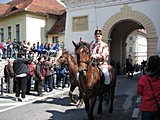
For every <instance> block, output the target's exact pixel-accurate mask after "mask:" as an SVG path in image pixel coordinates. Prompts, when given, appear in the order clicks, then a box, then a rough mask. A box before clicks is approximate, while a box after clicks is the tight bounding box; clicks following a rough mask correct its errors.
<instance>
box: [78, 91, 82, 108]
mask: <svg viewBox="0 0 160 120" xmlns="http://www.w3.org/2000/svg"><path fill="white" fill-rule="evenodd" d="M78 99H79V102H78V105H77V107H78V108H80V107H81V106H82V105H83V97H82V93H81V91H80V89H79V97H78Z"/></svg>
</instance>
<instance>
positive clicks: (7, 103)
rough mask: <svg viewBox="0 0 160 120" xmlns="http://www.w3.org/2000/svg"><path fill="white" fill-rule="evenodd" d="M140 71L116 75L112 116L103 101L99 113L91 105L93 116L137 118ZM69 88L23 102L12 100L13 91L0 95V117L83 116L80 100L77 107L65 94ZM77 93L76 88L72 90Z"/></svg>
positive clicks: (81, 119) (83, 119) (76, 119)
mask: <svg viewBox="0 0 160 120" xmlns="http://www.w3.org/2000/svg"><path fill="white" fill-rule="evenodd" d="M140 75H141V74H135V75H134V78H133V79H127V77H126V76H125V75H119V76H117V85H116V95H115V101H114V110H113V115H112V117H109V116H108V114H107V111H108V107H107V105H106V103H105V102H104V103H103V113H102V114H101V115H97V114H96V112H97V104H98V99H97V102H96V106H95V109H94V116H95V120H133V119H136V120H140V112H139V104H140V100H141V99H140V97H139V96H138V95H137V92H136V88H137V81H138V79H139V76H140ZM68 91H69V88H65V89H64V90H62V89H61V88H59V89H54V91H53V92H52V93H45V95H44V96H43V97H37V96H34V95H30V96H27V98H28V101H27V102H15V100H14V94H12V95H9V94H4V95H3V96H0V119H1V120H10V119H11V118H12V120H22V119H23V120H87V114H86V112H85V110H84V104H83V106H82V107H81V108H77V107H76V105H75V104H73V103H71V101H70V98H69V96H68ZM74 94H75V95H77V94H78V90H77V89H76V90H75V91H74Z"/></svg>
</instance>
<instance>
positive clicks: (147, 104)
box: [137, 75, 160, 111]
mask: <svg viewBox="0 0 160 120" xmlns="http://www.w3.org/2000/svg"><path fill="white" fill-rule="evenodd" d="M148 79H149V80H150V81H151V84H152V87H153V89H154V94H155V95H156V99H157V101H158V103H159V104H160V79H158V78H151V77H149V76H147V75H142V76H141V78H140V79H139V81H138V87H137V92H138V94H140V95H141V96H142V101H141V106H140V110H141V111H156V110H157V106H156V102H155V99H154V97H153V92H152V90H151V88H150V85H149V82H148Z"/></svg>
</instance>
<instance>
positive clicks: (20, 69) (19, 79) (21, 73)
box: [13, 51, 31, 102]
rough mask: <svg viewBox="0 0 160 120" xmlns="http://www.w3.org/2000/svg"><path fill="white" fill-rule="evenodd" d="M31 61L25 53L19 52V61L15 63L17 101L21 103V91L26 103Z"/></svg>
mask: <svg viewBox="0 0 160 120" xmlns="http://www.w3.org/2000/svg"><path fill="white" fill-rule="evenodd" d="M30 61H31V59H26V58H25V54H24V52H23V51H19V53H18V59H16V60H15V61H14V62H13V69H14V71H15V74H16V101H19V100H20V98H19V96H20V90H22V91H21V93H22V94H21V97H22V99H21V101H22V102H23V101H26V99H25V97H26V96H25V92H26V87H27V74H28V73H29V71H30V70H29V63H30Z"/></svg>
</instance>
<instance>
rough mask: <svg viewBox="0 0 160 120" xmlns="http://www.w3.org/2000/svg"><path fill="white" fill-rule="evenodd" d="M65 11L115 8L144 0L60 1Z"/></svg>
mask: <svg viewBox="0 0 160 120" xmlns="http://www.w3.org/2000/svg"><path fill="white" fill-rule="evenodd" d="M61 1H62V2H63V3H64V4H65V6H66V8H67V9H77V8H79V7H82V8H84V7H86V8H88V7H89V6H95V7H97V8H99V7H107V6H109V7H110V6H115V5H124V4H130V3H135V2H143V1H144V0H61Z"/></svg>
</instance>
